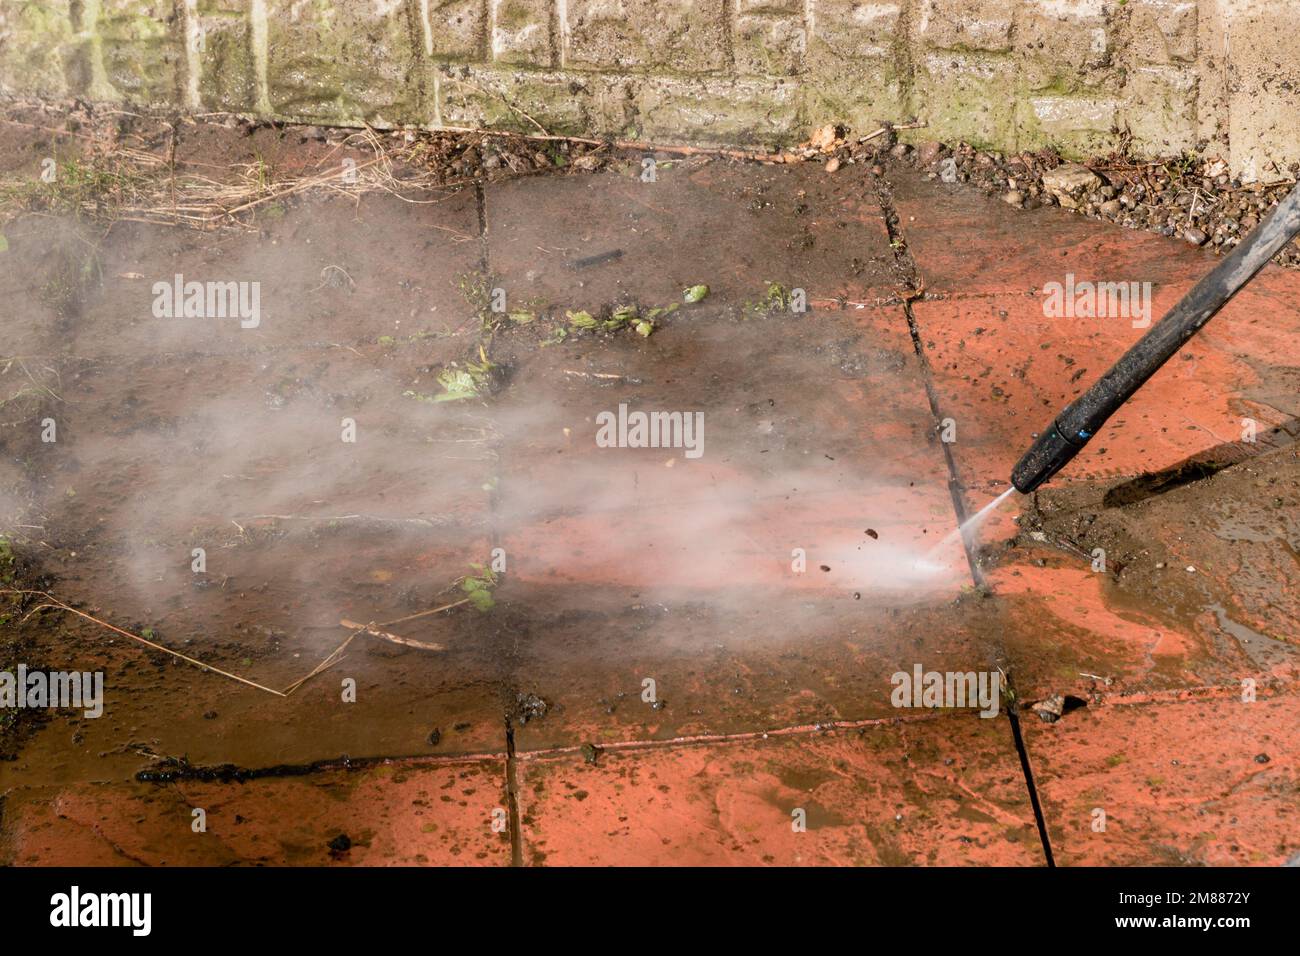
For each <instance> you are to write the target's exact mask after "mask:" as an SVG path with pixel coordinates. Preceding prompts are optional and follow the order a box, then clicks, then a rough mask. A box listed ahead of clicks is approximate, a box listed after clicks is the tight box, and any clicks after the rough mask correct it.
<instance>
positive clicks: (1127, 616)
mask: <svg viewBox="0 0 1300 956" xmlns="http://www.w3.org/2000/svg"><path fill="white" fill-rule="evenodd" d="M1040 554H1041V556H1038V555H1035V557H1038V559H1039V560H1044V559H1045V560H1046V562H1047V563H1046V564H1045V566H1043V567H1039V566H1038V565H1037V564H1036V563H1034V560H1033V559H1032V558H1031V557H1029V556H1026V557H1025V559H1024V560H1021V561H1018V562H1015V563H1012V564H1007V565H1004V566H1001V567H998V568H996V569H994V570H992V571H991V572H990V573H989V574H988V575H987V580H988V583H989V585H990V586H991V587H992V588H993V590H994V593H995V594H996V595H997V600H998V601H999V602H1002V603H1003V604H1004V605H1005V615H1006V627H1005V630H1004V631H1003V640H1004V642H1005V643H1004V646H1005V649H1006V653H1007V658H1008V660H1009V661H1010V663H1011V666H1012V668H1013V669H1014V673H1015V678H1016V689H1017V692H1018V693H1019V694H1020V696H1021V697H1022V698H1023V699H1025V700H1028V701H1037V700H1042V699H1044V698H1047V697H1050V696H1052V695H1056V694H1059V695H1074V696H1077V697H1080V698H1082V699H1091V698H1093V697H1094V696H1099V697H1109V696H1112V695H1120V694H1132V693H1142V692H1148V691H1153V690H1169V689H1180V688H1196V687H1207V686H1220V687H1222V686H1230V685H1233V684H1235V683H1237V682H1238V681H1240V679H1241V678H1242V677H1243V676H1246V675H1252V674H1253V675H1256V676H1259V677H1260V678H1261V679H1263V678H1264V675H1265V673H1266V672H1264V671H1262V670H1261V669H1260V668H1258V667H1256V666H1255V665H1254V664H1253V663H1252V662H1251V660H1250V658H1249V657H1248V656H1247V655H1246V654H1245V653H1243V652H1242V651H1241V649H1240V648H1239V647H1238V646H1237V645H1236V644H1235V643H1234V642H1232V641H1224V640H1222V639H1221V638H1219V637H1218V635H1217V634H1216V632H1215V631H1213V630H1211V629H1210V628H1208V627H1205V626H1197V624H1196V623H1195V622H1193V621H1188V620H1185V619H1180V618H1179V617H1177V616H1175V615H1172V614H1169V613H1168V612H1167V611H1166V612H1165V613H1161V609H1160V608H1158V607H1155V606H1152V605H1150V604H1144V603H1143V602H1141V601H1139V600H1136V599H1135V598H1133V597H1132V596H1130V595H1127V594H1125V593H1124V592H1123V591H1122V590H1121V589H1120V588H1119V587H1118V586H1117V585H1116V584H1115V583H1114V582H1113V581H1112V580H1111V579H1110V578H1109V577H1108V576H1107V575H1106V574H1100V573H1095V572H1093V571H1092V570H1091V568H1090V566H1089V565H1087V564H1084V563H1083V562H1081V561H1076V560H1073V559H1071V558H1069V557H1066V556H1062V555H1059V554H1058V555H1053V554H1052V552H1050V551H1044V552H1041V553H1040ZM1206 623H1208V622H1201V624H1202V625H1204V624H1206Z"/></svg>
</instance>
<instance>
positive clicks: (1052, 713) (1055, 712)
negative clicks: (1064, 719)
mask: <svg viewBox="0 0 1300 956" xmlns="http://www.w3.org/2000/svg"><path fill="white" fill-rule="evenodd" d="M1029 709H1030V710H1032V711H1033V712H1034V713H1036V714H1037V715H1038V717H1039V719H1040V720H1042V721H1043V723H1045V724H1054V723H1056V721H1058V720H1060V719H1061V715H1062V714H1063V713H1065V698H1064V697H1063V696H1061V695H1060V694H1053V695H1052V696H1051V697H1049V698H1047V700H1040V701H1039V702H1038V703H1036V704H1034V705H1032V706H1031V707H1030V708H1029Z"/></svg>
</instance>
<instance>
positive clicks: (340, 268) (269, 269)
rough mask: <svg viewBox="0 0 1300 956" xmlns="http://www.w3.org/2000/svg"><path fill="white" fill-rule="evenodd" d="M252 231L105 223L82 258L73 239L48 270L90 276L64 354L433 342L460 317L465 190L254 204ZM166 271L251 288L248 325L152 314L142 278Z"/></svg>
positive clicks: (473, 248)
mask: <svg viewBox="0 0 1300 956" xmlns="http://www.w3.org/2000/svg"><path fill="white" fill-rule="evenodd" d="M259 227H260V228H259V231H258V232H256V233H236V234H232V235H229V236H223V237H222V239H221V240H219V241H213V239H212V237H211V236H210V235H209V234H207V233H202V232H197V231H193V230H184V229H170V228H168V227H164V226H149V225H140V224H133V223H118V224H116V225H114V226H113V228H112V230H111V231H109V232H108V233H107V235H106V236H104V237H103V239H102V240H101V241H100V242H99V243H98V245H96V246H94V247H93V259H91V260H85V256H87V255H91V253H86V252H85V249H84V248H83V251H82V258H80V259H78V258H75V257H74V258H72V259H70V262H69V264H68V267H67V268H66V269H65V270H64V272H65V273H66V275H64V276H62V277H61V278H60V277H59V276H55V279H56V281H61V282H63V283H64V284H72V283H77V284H78V285H79V279H78V276H79V275H80V274H81V272H80V267H81V266H82V265H83V260H85V261H89V262H90V265H89V266H87V267H86V268H87V269H93V271H94V274H96V275H98V276H100V277H101V278H102V281H101V282H99V283H92V284H88V287H87V288H86V289H85V291H84V294H82V295H81V297H80V298H81V301H80V302H79V303H78V304H77V307H76V310H77V314H76V321H75V322H71V323H70V326H71V330H72V332H73V333H74V335H73V340H72V345H71V347H70V349H69V350H70V351H71V352H72V353H73V354H75V355H77V356H78V357H80V358H88V359H95V360H113V361H120V360H123V359H140V358H147V357H154V358H161V357H169V360H171V361H174V360H175V357H176V356H178V355H186V354H190V353H193V352H199V353H202V354H205V355H214V354H231V353H238V352H248V351H255V350H264V349H272V348H289V349H303V348H305V347H309V346H321V345H324V346H330V345H332V346H335V347H349V346H356V345H360V344H363V343H373V342H375V341H376V340H378V339H380V338H381V337H385V336H386V337H391V338H392V339H394V340H397V341H404V340H407V339H409V338H410V337H411V336H420V337H422V338H426V337H441V336H447V335H451V334H453V333H454V332H456V331H457V330H458V329H461V328H462V327H463V326H464V325H465V323H466V322H467V320H471V319H473V318H474V315H475V308H474V306H472V305H471V304H470V303H469V302H468V301H467V299H466V296H465V291H464V290H465V288H466V286H467V282H468V280H467V279H466V276H467V275H470V274H472V273H473V272H474V271H475V270H476V269H477V267H478V264H479V255H480V252H479V244H478V242H477V236H478V211H477V206H476V204H475V202H474V197H473V194H472V193H469V192H459V193H448V194H446V195H445V196H444V197H443V198H442V201H439V202H435V203H431V204H420V205H413V204H411V203H405V202H402V201H400V200H398V199H396V198H394V197H391V196H387V195H369V196H365V197H361V198H359V199H358V201H357V202H356V203H351V202H345V201H337V200H325V201H313V202H306V203H303V204H301V205H299V206H297V207H295V208H294V210H293V213H292V215H286V214H285V212H284V210H283V209H282V208H281V209H279V211H278V212H274V213H272V212H263V213H262V214H261V218H260V220H259ZM178 274H179V275H181V276H182V277H183V280H184V282H187V283H188V282H203V283H206V282H228V281H238V282H244V283H258V306H259V314H258V316H257V317H256V322H257V324H256V325H253V324H252V323H253V322H254V318H252V317H250V318H247V319H243V318H242V317H239V318H185V317H183V316H180V315H179V314H178V313H173V315H164V316H163V317H158V316H157V315H156V314H155V303H156V301H158V296H159V295H160V293H158V292H155V290H154V285H155V283H158V282H162V283H171V284H172V285H173V287H174V285H175V276H176V275H178ZM251 289H252V287H251V285H250V286H249V287H248V295H249V298H248V302H249V303H250V304H251V302H252V299H251ZM172 297H173V298H175V296H174V295H173V296H172ZM241 321H243V322H244V324H245V325H246V326H247V327H244V326H241ZM470 330H471V333H472V332H473V324H471V327H470Z"/></svg>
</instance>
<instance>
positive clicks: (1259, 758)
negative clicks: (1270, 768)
mask: <svg viewBox="0 0 1300 956" xmlns="http://www.w3.org/2000/svg"><path fill="white" fill-rule="evenodd" d="M1270 759H1272V758H1270V757H1269V755H1268V754H1255V763H1268V762H1269V760H1270Z"/></svg>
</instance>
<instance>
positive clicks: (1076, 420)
mask: <svg viewBox="0 0 1300 956" xmlns="http://www.w3.org/2000/svg"><path fill="white" fill-rule="evenodd" d="M1297 233H1300V185H1298V186H1296V188H1295V189H1293V190H1292V191H1291V192H1290V194H1289V195H1288V196H1287V197H1286V198H1285V199H1283V200H1282V201H1281V202H1280V203H1278V205H1277V206H1276V208H1274V209H1273V211H1272V212H1270V213H1269V214H1268V216H1266V217H1265V219H1264V221H1263V222H1261V223H1260V224H1259V226H1258V227H1257V228H1256V229H1255V231H1254V232H1252V233H1251V234H1250V235H1249V236H1247V237H1246V238H1245V239H1243V240H1242V242H1241V243H1240V244H1239V245H1238V246H1237V248H1236V249H1234V250H1232V252H1230V253H1229V254H1228V255H1226V256H1224V258H1223V261H1222V262H1220V263H1219V264H1218V265H1217V266H1215V267H1214V270H1213V271H1212V272H1210V274H1209V275H1207V276H1206V277H1205V278H1204V279H1202V280H1201V281H1200V282H1198V283H1196V285H1195V286H1194V287H1193V288H1192V291H1190V292H1188V293H1187V295H1185V296H1183V298H1182V300H1181V301H1180V302H1179V303H1178V304H1177V305H1175V306H1174V307H1173V308H1172V309H1171V310H1170V311H1169V313H1168V314H1167V315H1166V316H1165V317H1164V318H1163V319H1161V320H1160V321H1159V322H1157V323H1156V324H1155V325H1154V326H1153V327H1152V328H1151V330H1150V331H1149V332H1147V334H1146V335H1144V336H1142V338H1140V339H1138V341H1137V343H1136V344H1135V345H1134V346H1133V347H1132V348H1130V349H1129V350H1128V351H1127V352H1125V353H1124V355H1123V356H1122V357H1121V358H1120V360H1119V361H1118V362H1116V363H1115V364H1114V365H1112V366H1111V368H1110V370H1109V371H1108V372H1106V374H1105V375H1103V376H1102V377H1101V378H1099V379H1098V380H1097V382H1096V384H1094V385H1093V386H1092V388H1090V389H1088V390H1087V391H1086V392H1084V393H1083V394H1082V395H1080V396H1079V397H1078V398H1076V399H1075V400H1074V401H1073V402H1071V403H1070V405H1069V406H1067V407H1066V409H1065V411H1063V412H1061V414H1060V415H1058V416H1057V417H1056V419H1055V420H1054V421H1053V422H1052V423H1051V424H1050V425H1048V426H1047V428H1046V429H1044V430H1043V433H1042V434H1041V435H1039V436H1038V437H1037V439H1036V440H1035V441H1034V443H1033V445H1032V446H1030V448H1029V451H1027V452H1025V455H1024V457H1023V458H1021V459H1020V461H1019V462H1017V463H1016V467H1015V468H1013V469H1012V471H1011V483H1012V484H1013V485H1015V486H1016V489H1017V490H1018V491H1020V492H1022V493H1024V494H1028V493H1029V492H1031V491H1033V490H1034V489H1035V488H1037V487H1038V486H1039V485H1041V484H1042V483H1043V482H1045V481H1047V480H1048V479H1049V478H1051V477H1052V476H1053V475H1055V474H1056V473H1057V472H1058V471H1060V470H1061V469H1062V468H1063V467H1065V465H1066V464H1067V463H1068V462H1069V461H1070V459H1072V458H1073V457H1074V456H1075V455H1077V454H1078V453H1079V452H1080V451H1082V450H1083V446H1084V445H1086V444H1087V443H1088V440H1089V439H1090V438H1092V436H1093V435H1095V434H1097V431H1098V430H1099V429H1100V428H1101V426H1102V425H1104V424H1105V423H1106V419H1108V418H1110V416H1111V415H1113V414H1114V413H1115V411H1116V409H1118V408H1119V407H1120V406H1121V405H1123V404H1124V403H1125V402H1126V401H1128V400H1129V398H1131V397H1132V395H1133V393H1134V392H1136V391H1137V390H1138V389H1139V388H1141V387H1142V383H1144V382H1145V381H1146V380H1147V379H1149V378H1150V377H1151V376H1152V375H1154V374H1155V373H1156V370H1157V369H1159V368H1160V366H1162V365H1164V364H1165V362H1167V361H1169V359H1170V358H1172V357H1173V355H1174V353H1175V352H1177V351H1178V350H1179V349H1180V348H1182V347H1183V346H1184V345H1185V344H1187V340H1188V339H1190V338H1191V337H1192V336H1193V335H1195V334H1196V333H1197V332H1199V331H1200V330H1201V327H1202V326H1203V325H1205V323H1206V322H1208V321H1210V319H1212V318H1213V317H1214V316H1215V314H1216V313H1217V312H1218V311H1219V310H1220V309H1221V308H1223V306H1224V305H1225V304H1226V303H1227V302H1228V300H1229V299H1231V298H1232V297H1233V296H1234V295H1236V294H1237V292H1238V291H1239V290H1240V289H1241V287H1242V286H1244V285H1245V284H1246V283H1247V282H1249V281H1250V280H1251V279H1252V278H1254V276H1255V274H1256V273H1257V272H1259V270H1260V269H1262V268H1264V265H1265V264H1266V263H1267V262H1268V261H1269V260H1270V259H1272V258H1273V256H1275V255H1277V253H1278V252H1280V251H1281V250H1282V248H1283V247H1284V246H1285V245H1286V244H1287V243H1288V242H1290V241H1291V240H1292V239H1294V238H1295V237H1296V235H1297Z"/></svg>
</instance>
